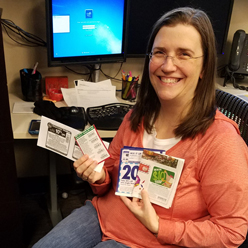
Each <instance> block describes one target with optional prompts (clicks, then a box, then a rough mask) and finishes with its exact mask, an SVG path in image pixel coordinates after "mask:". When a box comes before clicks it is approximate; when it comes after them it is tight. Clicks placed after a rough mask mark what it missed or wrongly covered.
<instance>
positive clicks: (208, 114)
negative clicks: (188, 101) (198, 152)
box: [130, 7, 216, 139]
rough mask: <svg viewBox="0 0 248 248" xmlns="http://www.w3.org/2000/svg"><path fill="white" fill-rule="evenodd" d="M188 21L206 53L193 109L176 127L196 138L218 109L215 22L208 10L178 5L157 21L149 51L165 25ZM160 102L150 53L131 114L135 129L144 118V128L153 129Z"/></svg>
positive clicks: (184, 135)
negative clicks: (151, 71) (207, 13)
mask: <svg viewBox="0 0 248 248" xmlns="http://www.w3.org/2000/svg"><path fill="white" fill-rule="evenodd" d="M176 24H186V25H191V26H193V27H194V28H195V29H196V30H197V31H198V32H199V34H200V36H201V41H202V50H203V54H204V60H203V74H202V79H199V81H198V84H197V87H196V89H195V95H194V98H193V102H192V106H191V109H190V111H189V113H188V115H187V116H186V117H184V119H183V120H182V121H181V123H180V124H179V125H178V127H177V128H176V129H175V130H174V132H175V135H176V136H177V137H182V138H183V139H184V138H189V137H190V138H194V137H195V136H196V135H197V134H199V133H202V134H204V133H205V132H206V130H207V129H208V127H209V126H210V125H211V124H212V122H213V120H214V116H215V112H216V107H215V76H216V47H215V35H214V32H213V28H212V25H211V22H210V20H209V18H208V16H207V15H206V13H205V12H203V11H202V10H199V9H193V8H189V7H184V8H177V9H174V10H172V11H170V12H167V13H166V14H164V15H163V16H162V17H161V18H160V19H159V20H158V21H157V22H156V23H155V25H154V27H153V30H152V33H151V36H150V39H149V42H148V46H147V53H149V52H151V49H152V46H153V42H154V39H155V37H156V35H157V33H158V31H159V30H160V29H161V28H162V27H163V26H173V25H176ZM159 110H160V102H159V99H158V97H157V95H156V92H155V90H154V89H153V86H152V84H151V82H150V79H149V57H148V55H147V56H146V59H145V65H144V71H143V75H142V80H141V85H140V89H139V93H138V98H137V103H136V104H135V106H134V109H133V112H132V114H131V116H130V121H131V129H132V130H133V131H137V130H138V128H139V126H140V123H141V121H142V120H144V128H145V130H146V131H147V132H148V133H151V130H152V127H153V125H154V123H155V121H156V118H157V117H158V113H159Z"/></svg>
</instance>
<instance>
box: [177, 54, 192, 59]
mask: <svg viewBox="0 0 248 248" xmlns="http://www.w3.org/2000/svg"><path fill="white" fill-rule="evenodd" d="M178 58H180V59H190V58H191V56H190V55H189V54H188V53H180V54H179V55H178Z"/></svg>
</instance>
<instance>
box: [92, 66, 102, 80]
mask: <svg viewBox="0 0 248 248" xmlns="http://www.w3.org/2000/svg"><path fill="white" fill-rule="evenodd" d="M94 69H95V70H94V75H93V82H95V83H96V82H98V81H99V74H100V64H95V66H94Z"/></svg>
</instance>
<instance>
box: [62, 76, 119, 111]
mask: <svg viewBox="0 0 248 248" xmlns="http://www.w3.org/2000/svg"><path fill="white" fill-rule="evenodd" d="M61 90H62V93H63V97H64V100H65V102H66V104H67V105H68V106H69V107H71V106H76V107H84V108H85V109H87V108H88V107H94V106H100V105H105V104H109V103H115V102H119V101H118V100H117V98H116V95H115V93H116V87H115V86H113V85H112V84H111V81H110V80H109V79H108V80H104V81H101V82H97V83H93V82H87V81H83V80H77V85H75V88H71V89H65V88H62V89H61Z"/></svg>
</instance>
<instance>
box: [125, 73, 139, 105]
mask: <svg viewBox="0 0 248 248" xmlns="http://www.w3.org/2000/svg"><path fill="white" fill-rule="evenodd" d="M125 78H126V80H122V94H121V98H122V99H124V100H130V101H134V100H135V99H136V95H137V89H138V81H139V76H137V77H133V75H132V72H131V71H130V72H129V73H128V75H127V76H126V77H125Z"/></svg>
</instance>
